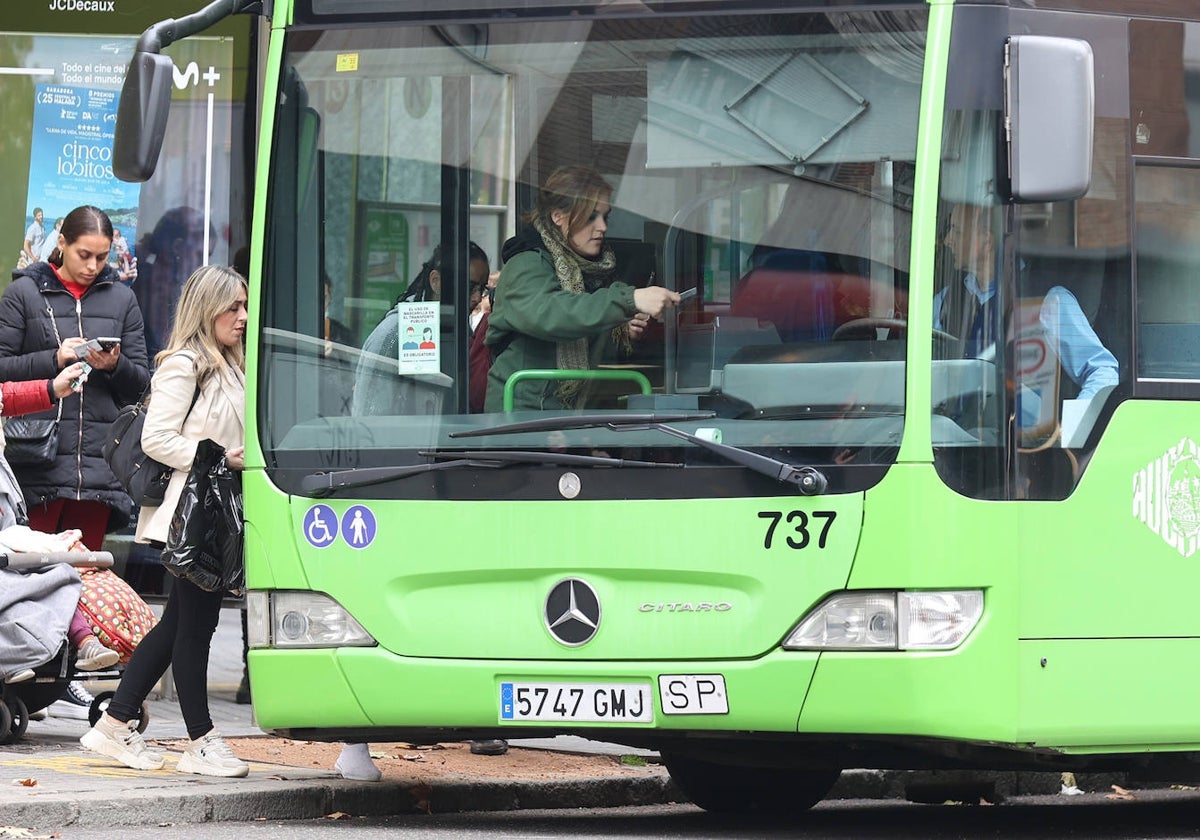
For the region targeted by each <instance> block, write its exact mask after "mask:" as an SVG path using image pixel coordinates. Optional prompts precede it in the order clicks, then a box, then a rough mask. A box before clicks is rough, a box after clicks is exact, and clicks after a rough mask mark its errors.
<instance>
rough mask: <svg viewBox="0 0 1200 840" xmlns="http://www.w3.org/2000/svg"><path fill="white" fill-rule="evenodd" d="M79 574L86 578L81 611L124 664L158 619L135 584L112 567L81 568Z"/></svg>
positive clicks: (80, 600) (80, 597)
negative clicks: (124, 579) (130, 582)
mask: <svg viewBox="0 0 1200 840" xmlns="http://www.w3.org/2000/svg"><path fill="white" fill-rule="evenodd" d="M79 577H80V578H81V579H82V580H83V592H82V594H80V596H79V608H80V610H82V611H83V614H84V615H85V616H86V617H87V621H88V624H89V625H90V626H91V628H92V632H93V633H95V634H96V638H98V639H99V640H100V643H101V644H102V645H104V646H105V647H107V648H112V649H113V650H115V651H116V652H117V653H119V654H121V659H120V662H121V664H122V665H124V664H125V663H126V662H128V661H129V657H130V656H132V655H133V649H134V648H135V647H137V646H138V644H139V643H140V642H141V641H142V639H144V638H145V637H146V634H147V633H149V632H150V628H152V627H153V626H154V625H155V623H156V622H157V621H158V619H157V618H156V617H155V615H154V613H153V611H151V609H150V607H149V605H148V604H147V603H146V602H145V601H143V600H142V599H141V596H140V595H138V594H137V592H135V591H134V590H133V587H132V586H130V585H129V584H128V583H126V582H125V581H123V580H121V578H119V577H118V576H117V575H116V574H114V573H113V572H112V571H110V570H109V569H80V570H79Z"/></svg>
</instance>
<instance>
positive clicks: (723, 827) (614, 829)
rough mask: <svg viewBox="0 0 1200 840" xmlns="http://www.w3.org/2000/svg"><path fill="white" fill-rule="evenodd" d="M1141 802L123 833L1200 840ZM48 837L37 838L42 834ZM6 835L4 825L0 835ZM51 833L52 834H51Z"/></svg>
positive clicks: (864, 805) (1154, 795)
mask: <svg viewBox="0 0 1200 840" xmlns="http://www.w3.org/2000/svg"><path fill="white" fill-rule="evenodd" d="M1136 796H1137V798H1136V799H1132V800H1113V799H1107V798H1105V797H1104V796H1103V795H1099V794H1095V795H1089V796H1086V797H1063V796H1047V797H1022V798H1018V799H1012V800H1009V801H1008V802H1007V803H1006V804H1003V805H998V806H991V807H987V806H978V805H973V806H964V805H932V806H931V805H913V804H909V803H903V802H897V801H895V800H888V801H882V800H871V801H867V800H843V801H838V802H827V803H822V804H821V805H820V806H818V807H817V808H815V809H814V810H813V811H811V812H809V813H808V814H807V815H806V816H805V817H804V818H802V819H801V820H792V821H788V822H783V823H781V822H771V821H756V820H750V819H746V818H744V817H724V816H720V815H714V814H707V813H704V812H703V811H700V810H698V809H697V808H694V807H692V806H690V805H672V806H649V807H640V808H609V809H594V810H593V809H580V810H563V811H508V812H502V813H487V814H471V813H467V814H445V815H432V816H403V817H389V818H357V817H354V816H352V815H346V816H345V817H344V818H342V819H323V820H303V821H275V820H271V821H259V822H253V823H216V824H201V825H195V824H193V825H179V826H171V825H164V826H148V827H144V828H122V829H120V836H121V838H122V840H141V838H146V840H149V838H154V840H184V838H187V839H188V840H275V839H276V838H279V839H280V840H282V838H288V840H292V838H295V840H334V838H337V840H348V838H352V840H395V838H396V837H397V836H398V835H397V832H402V834H401V835H399V836H403V837H404V838H405V840H449V839H450V838H454V840H485V838H486V839H487V840H507V839H508V838H512V840H518V838H519V840H526V839H527V838H550V837H570V838H572V840H610V838H620V839H621V840H641V838H645V840H662V839H663V838H698V840H709V839H711V840H725V839H726V838H744V840H774V838H784V837H803V838H812V840H869V838H888V839H889V840H959V838H977V837H987V838H1020V840H1061V838H1087V840H1135V838H1136V839H1137V840H1166V838H1200V791H1195V790H1188V791H1175V790H1161V791H1139V792H1138V793H1137V794H1136ZM38 834H41V832H36V833H35V834H34V836H38ZM3 836H6V835H4V834H3V829H2V828H0V837H3ZM43 836H45V835H43ZM55 836H57V837H61V838H63V840H112V837H113V836H114V834H113V829H111V828H110V829H99V828H98V829H79V830H75V829H69V828H68V829H64V830H62V831H61V832H60V833H59V834H57V835H55Z"/></svg>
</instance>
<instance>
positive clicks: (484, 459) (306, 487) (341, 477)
mask: <svg viewBox="0 0 1200 840" xmlns="http://www.w3.org/2000/svg"><path fill="white" fill-rule="evenodd" d="M417 454H418V455H421V456H424V457H426V458H433V459H435V460H434V461H432V462H431V463H428V464H411V465H409V466H407V467H365V468H361V469H353V470H336V471H334V472H327V473H313V474H312V475H306V476H305V477H304V478H302V479H301V480H300V489H301V490H303V491H304V492H306V493H308V494H310V495H313V496H318V497H321V496H329V495H331V494H332V493H333V492H334V491H336V490H344V489H347V488H350V487H365V486H367V485H369V484H381V483H383V482H385V481H397V480H399V479H404V478H410V477H412V476H414V475H422V474H424V473H428V472H437V471H440V470H454V469H469V468H472V467H474V468H476V469H499V468H500V467H506V466H508V465H510V464H559V465H563V466H588V467H675V468H676V469H680V468H682V467H683V464H673V463H659V462H657V461H634V460H630V459H628V458H609V457H606V456H601V455H573V454H571V453H568V452H536V451H526V450H521V449H512V450H506V449H497V450H472V451H470V452H435V451H420V452H418V453H417Z"/></svg>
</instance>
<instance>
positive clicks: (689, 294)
mask: <svg viewBox="0 0 1200 840" xmlns="http://www.w3.org/2000/svg"><path fill="white" fill-rule="evenodd" d="M695 296H696V287H695V286H693V287H692V288H690V289H684V290H683V291H682V292H680V293H679V302H680V303H683V302H684V301H685V300H688V299H690V298H694V297H695Z"/></svg>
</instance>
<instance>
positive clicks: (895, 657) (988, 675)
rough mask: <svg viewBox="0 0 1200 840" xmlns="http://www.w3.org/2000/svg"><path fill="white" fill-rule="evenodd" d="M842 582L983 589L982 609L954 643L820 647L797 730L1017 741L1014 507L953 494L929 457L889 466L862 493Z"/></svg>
mask: <svg viewBox="0 0 1200 840" xmlns="http://www.w3.org/2000/svg"><path fill="white" fill-rule="evenodd" d="M866 495H867V498H866V502H865V508H864V511H863V519H864V527H863V539H862V543H861V545H860V546H859V552H858V556H857V558H856V560H855V564H854V570H853V573H852V574H851V576H850V581H849V584H848V586H847V588H848V589H910V590H920V589H982V590H984V615H983V619H982V620H981V621H980V623H979V625H978V626H977V627H976V628H975V629H974V631H973V632H972V634H971V635H970V636H969V637H968V638H967V640H966V641H965V642H964V643H963V644H962V645H961V646H960V647H959V648H958V649H956V650H953V651H944V652H943V651H929V652H920V653H909V652H890V651H883V652H829V653H825V654H823V655H822V656H821V660H820V663H819V664H818V666H817V669H816V673H815V675H814V677H813V682H812V687H811V689H810V690H809V694H808V699H807V701H806V702H805V705H804V712H803V715H802V717H801V719H800V724H799V728H800V731H802V732H846V733H851V732H853V733H864V734H881V735H914V736H927V737H937V738H966V739H972V740H983V741H999V742H1004V743H1012V742H1014V741H1015V738H1014V735H1015V731H1016V725H1015V715H1016V700H1017V682H1016V675H1015V650H1014V645H1015V638H1016V635H1015V626H1014V624H1013V620H1012V616H1013V615H1014V614H1015V603H1016V593H1017V586H1016V582H1015V580H1016V568H1015V564H1014V563H1013V561H1012V555H1011V554H1010V553H1008V552H1007V551H1006V550H1005V545H1006V540H1007V537H1006V534H1011V531H1009V530H1006V528H1005V525H1004V522H1005V519H1006V516H1005V512H1006V511H1008V512H1011V515H1013V516H1015V514H1016V512H1017V508H1016V506H1014V505H1011V504H1005V503H996V502H981V501H978V500H975V499H968V498H965V497H963V496H959V495H958V494H956V493H954V492H953V491H951V490H950V489H949V488H947V487H946V485H945V484H943V483H942V481H941V480H940V479H939V478H938V476H937V474H936V473H935V472H934V470H933V468H932V466H930V465H927V464H915V465H905V464H898V465H896V466H894V467H893V468H892V469H891V470H890V471H889V472H888V475H887V477H886V478H885V479H884V481H883V482H881V483H880V484H879V485H878V486H876V487H874V488H873V489H872V490H870V491H869V492H868V493H867V494H866Z"/></svg>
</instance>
